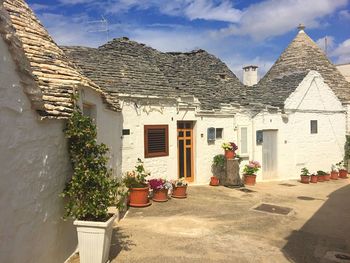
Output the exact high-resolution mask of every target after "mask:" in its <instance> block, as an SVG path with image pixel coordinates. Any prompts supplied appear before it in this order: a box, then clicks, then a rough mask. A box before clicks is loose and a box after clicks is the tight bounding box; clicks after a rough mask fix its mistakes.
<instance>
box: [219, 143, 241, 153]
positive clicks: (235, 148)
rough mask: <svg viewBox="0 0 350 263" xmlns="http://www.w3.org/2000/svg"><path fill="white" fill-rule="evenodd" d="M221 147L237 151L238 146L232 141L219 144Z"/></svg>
mask: <svg viewBox="0 0 350 263" xmlns="http://www.w3.org/2000/svg"><path fill="white" fill-rule="evenodd" d="M221 148H223V149H224V150H225V151H237V150H238V146H237V145H236V144H235V143H234V142H224V143H223V144H221Z"/></svg>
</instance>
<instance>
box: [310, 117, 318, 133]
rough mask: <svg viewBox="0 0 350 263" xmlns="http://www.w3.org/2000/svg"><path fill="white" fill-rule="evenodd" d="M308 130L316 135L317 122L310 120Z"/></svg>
mask: <svg viewBox="0 0 350 263" xmlns="http://www.w3.org/2000/svg"><path fill="white" fill-rule="evenodd" d="M310 129H311V134H316V133H318V130H317V120H312V121H310Z"/></svg>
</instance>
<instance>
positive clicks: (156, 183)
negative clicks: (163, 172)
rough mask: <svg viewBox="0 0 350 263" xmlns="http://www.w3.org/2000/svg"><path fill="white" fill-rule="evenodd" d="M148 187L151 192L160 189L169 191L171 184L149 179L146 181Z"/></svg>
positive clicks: (165, 181) (163, 180)
mask: <svg viewBox="0 0 350 263" xmlns="http://www.w3.org/2000/svg"><path fill="white" fill-rule="evenodd" d="M148 183H149V186H150V188H151V189H152V190H161V189H171V188H172V184H171V183H170V182H169V181H167V180H165V179H161V178H158V179H151V180H148Z"/></svg>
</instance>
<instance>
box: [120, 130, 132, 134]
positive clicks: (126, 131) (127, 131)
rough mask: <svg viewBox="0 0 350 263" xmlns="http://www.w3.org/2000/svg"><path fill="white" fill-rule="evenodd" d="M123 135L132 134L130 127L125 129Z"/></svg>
mask: <svg viewBox="0 0 350 263" xmlns="http://www.w3.org/2000/svg"><path fill="white" fill-rule="evenodd" d="M122 135H130V129H123V131H122Z"/></svg>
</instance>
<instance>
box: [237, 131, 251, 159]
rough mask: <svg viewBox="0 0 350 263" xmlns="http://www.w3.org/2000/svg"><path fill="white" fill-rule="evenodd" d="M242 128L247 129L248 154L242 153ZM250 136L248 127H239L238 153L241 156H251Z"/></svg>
mask: <svg viewBox="0 0 350 263" xmlns="http://www.w3.org/2000/svg"><path fill="white" fill-rule="evenodd" d="M242 128H243V129H246V147H247V151H246V152H242V148H243V147H242ZM248 135H249V131H248V126H239V127H238V136H239V137H238V139H239V141H238V143H239V145H238V147H239V148H238V151H239V153H240V155H241V156H248V155H249V140H248Z"/></svg>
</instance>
